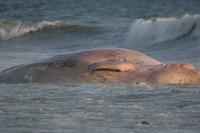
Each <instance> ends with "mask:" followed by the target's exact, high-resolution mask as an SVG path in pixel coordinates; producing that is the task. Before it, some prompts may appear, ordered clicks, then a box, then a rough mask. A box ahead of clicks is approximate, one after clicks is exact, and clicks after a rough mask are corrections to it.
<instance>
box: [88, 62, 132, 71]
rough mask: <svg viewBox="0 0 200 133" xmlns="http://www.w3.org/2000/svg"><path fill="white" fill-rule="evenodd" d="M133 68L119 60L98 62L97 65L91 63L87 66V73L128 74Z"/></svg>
mask: <svg viewBox="0 0 200 133" xmlns="http://www.w3.org/2000/svg"><path fill="white" fill-rule="evenodd" d="M134 68H135V64H133V63H131V62H129V61H121V60H107V61H100V62H97V63H93V64H90V65H88V70H89V71H100V70H107V71H118V72H128V71H131V70H133V69H134Z"/></svg>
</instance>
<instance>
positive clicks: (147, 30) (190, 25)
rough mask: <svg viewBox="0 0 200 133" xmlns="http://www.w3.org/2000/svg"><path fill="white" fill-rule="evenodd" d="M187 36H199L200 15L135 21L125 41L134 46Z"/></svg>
mask: <svg viewBox="0 0 200 133" xmlns="http://www.w3.org/2000/svg"><path fill="white" fill-rule="evenodd" d="M189 35H192V36H198V37H199V36H200V15H189V14H186V15H184V16H182V17H166V18H153V19H149V20H145V19H137V20H135V21H134V22H133V24H132V25H131V27H130V31H129V34H128V39H127V40H128V41H129V42H130V43H134V44H154V43H161V42H165V41H171V40H176V39H180V38H184V37H186V36H189Z"/></svg>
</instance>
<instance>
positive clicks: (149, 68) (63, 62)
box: [0, 48, 200, 85]
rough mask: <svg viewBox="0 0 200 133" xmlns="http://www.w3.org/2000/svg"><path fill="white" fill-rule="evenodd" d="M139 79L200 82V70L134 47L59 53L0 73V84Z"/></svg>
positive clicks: (146, 80)
mask: <svg viewBox="0 0 200 133" xmlns="http://www.w3.org/2000/svg"><path fill="white" fill-rule="evenodd" d="M141 82H142V83H147V84H163V85H200V70H199V69H198V68H197V67H195V66H193V65H192V64H163V63H161V62H159V61H157V60H156V59H153V58H151V57H149V56H147V55H144V54H142V53H140V52H138V51H134V50H127V49H120V48H107V49H96V50H87V51H79V52H72V53H68V54H65V55H58V56H54V57H52V58H49V59H46V60H42V61H39V62H34V63H31V64H25V65H19V66H14V67H11V68H8V69H6V70H4V71H2V72H1V73H0V83H64V84H77V83H112V84H113V83H114V84H115V83H117V84H118V83H141Z"/></svg>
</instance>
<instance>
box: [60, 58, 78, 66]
mask: <svg viewBox="0 0 200 133" xmlns="http://www.w3.org/2000/svg"><path fill="white" fill-rule="evenodd" d="M76 65H77V61H76V60H74V59H67V60H65V61H64V63H63V66H64V67H75V66H76Z"/></svg>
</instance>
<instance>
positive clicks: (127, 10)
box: [0, 0, 200, 133]
mask: <svg viewBox="0 0 200 133" xmlns="http://www.w3.org/2000/svg"><path fill="white" fill-rule="evenodd" d="M106 47H120V48H127V49H133V50H138V51H140V52H142V53H144V54H147V55H149V56H152V57H153V58H155V59H158V60H159V61H161V62H163V63H192V64H194V65H196V66H197V67H200V52H199V51H200V1H199V0H190V1H189V0H167V1H166V0H159V1H158V0H52V1H51V0H49V1H47V0H6V1H4V0H0V71H2V70H4V69H6V68H9V67H11V66H14V65H19V64H27V63H31V62H35V61H38V60H42V59H46V58H49V57H52V56H54V55H59V54H65V53H70V52H71V51H77V50H88V49H94V48H106ZM199 131H200V88H192V87H175V86H149V85H134V84H129V85H127V84H121V85H94V84H92V85H91V84H76V85H53V84H0V132H2V133H12V132H13V133H22V132H38V133H40V132H46V133H49V132H58V133H60V132H69V133H77V132H80V133H82V132H87V133H90V132H91V133H94V132H113V133H114V132H115V133H121V132H130V133H132V132H138V133H151V132H152V133H155V132H161V133H168V132H170V133H198V132H199Z"/></svg>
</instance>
